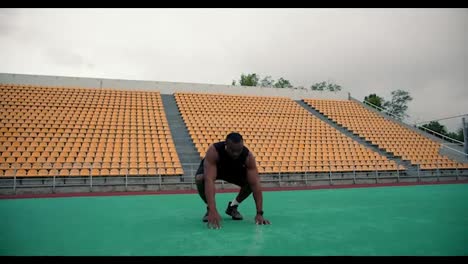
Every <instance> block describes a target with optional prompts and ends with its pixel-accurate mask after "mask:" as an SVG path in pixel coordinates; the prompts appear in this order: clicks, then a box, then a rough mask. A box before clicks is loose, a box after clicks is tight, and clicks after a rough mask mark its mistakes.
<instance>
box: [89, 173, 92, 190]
mask: <svg viewBox="0 0 468 264" xmlns="http://www.w3.org/2000/svg"><path fill="white" fill-rule="evenodd" d="M89 178H90V179H89V191H90V192H92V191H93V174H92V173H90V174H89Z"/></svg>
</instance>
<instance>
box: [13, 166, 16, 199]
mask: <svg viewBox="0 0 468 264" xmlns="http://www.w3.org/2000/svg"><path fill="white" fill-rule="evenodd" d="M13 192H14V193H15V194H16V169H15V170H14V174H13Z"/></svg>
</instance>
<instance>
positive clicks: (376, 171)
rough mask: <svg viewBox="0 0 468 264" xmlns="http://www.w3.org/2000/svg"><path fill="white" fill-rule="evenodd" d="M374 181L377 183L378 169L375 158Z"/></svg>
mask: <svg viewBox="0 0 468 264" xmlns="http://www.w3.org/2000/svg"><path fill="white" fill-rule="evenodd" d="M374 166H375V183H376V184H377V183H379V171H378V169H377V160H375V165H374Z"/></svg>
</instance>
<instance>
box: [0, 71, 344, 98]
mask: <svg viewBox="0 0 468 264" xmlns="http://www.w3.org/2000/svg"><path fill="white" fill-rule="evenodd" d="M0 83H3V84H5V83H9V84H25V85H26V84H32V85H43V86H65V87H81V88H111V89H121V90H138V91H159V92H160V93H161V94H173V93H175V92H195V93H218V94H227V95H253V96H284V97H289V98H291V99H293V100H300V99H303V98H317V99H320V98H323V99H348V92H347V91H345V90H342V91H340V92H336V93H332V92H317V91H310V90H309V91H305V90H298V89H290V88H267V87H251V86H232V85H219V84H203V83H180V82H158V81H139V80H120V79H99V78H82V77H66V76H48V75H29V74H12V73H0Z"/></svg>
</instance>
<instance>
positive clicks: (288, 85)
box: [273, 77, 293, 88]
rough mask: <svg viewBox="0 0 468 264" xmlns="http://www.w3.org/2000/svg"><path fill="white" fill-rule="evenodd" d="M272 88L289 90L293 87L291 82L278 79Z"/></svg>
mask: <svg viewBox="0 0 468 264" xmlns="http://www.w3.org/2000/svg"><path fill="white" fill-rule="evenodd" d="M273 86H274V87H276V88H291V87H293V86H292V84H291V82H289V81H288V80H286V79H283V77H281V78H279V79H278V80H277V81H276V83H275V84H274V85H273Z"/></svg>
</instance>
